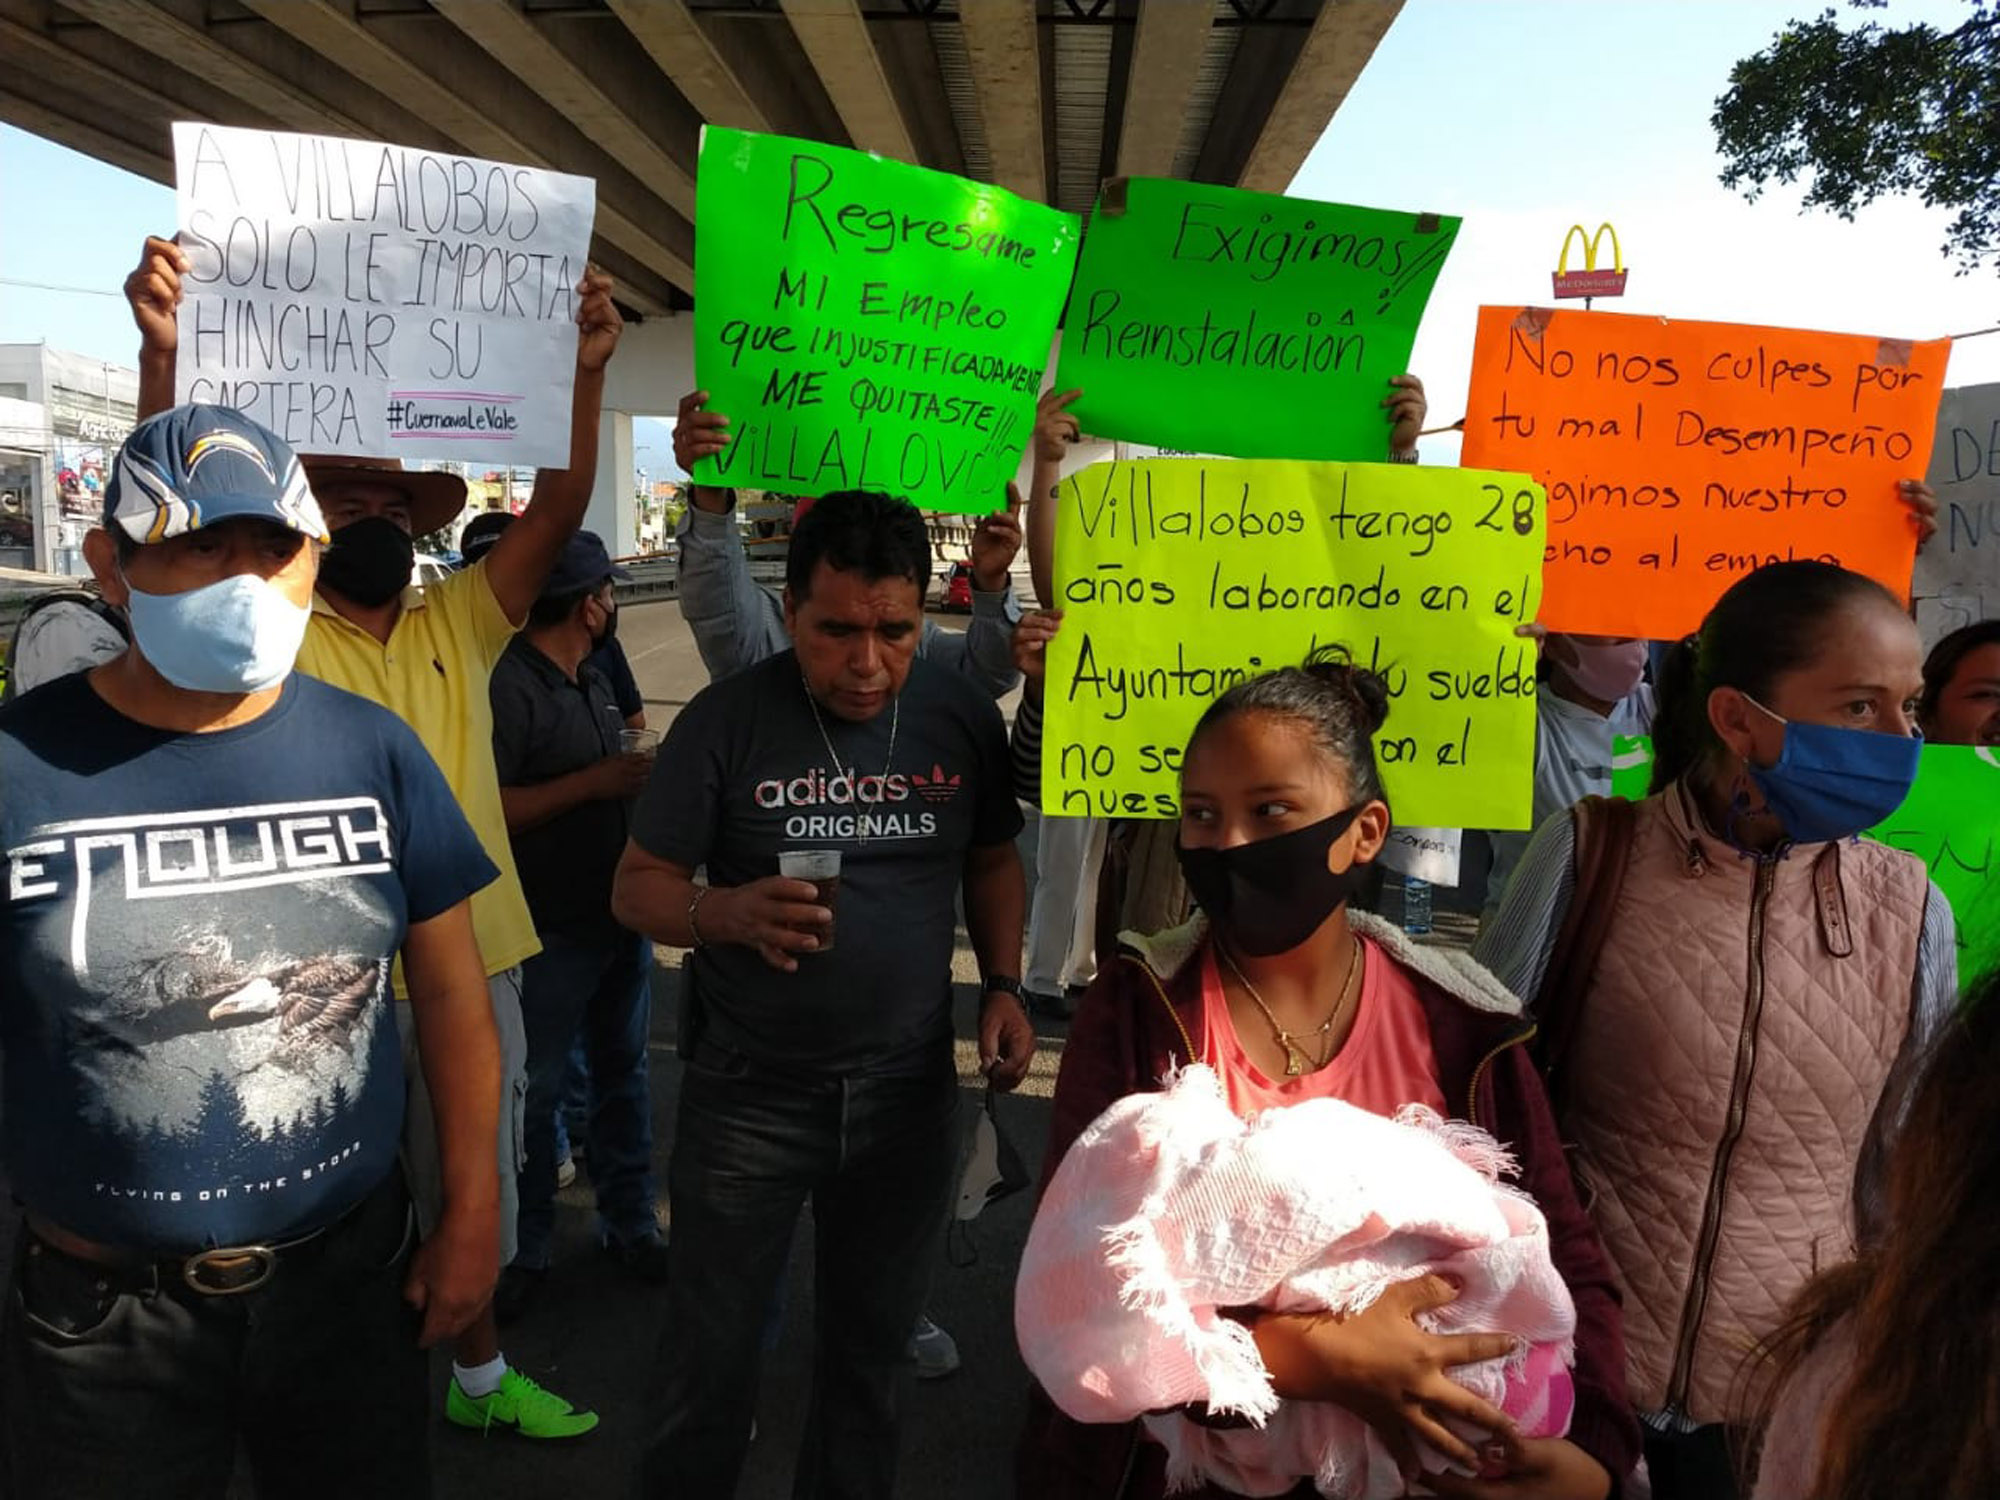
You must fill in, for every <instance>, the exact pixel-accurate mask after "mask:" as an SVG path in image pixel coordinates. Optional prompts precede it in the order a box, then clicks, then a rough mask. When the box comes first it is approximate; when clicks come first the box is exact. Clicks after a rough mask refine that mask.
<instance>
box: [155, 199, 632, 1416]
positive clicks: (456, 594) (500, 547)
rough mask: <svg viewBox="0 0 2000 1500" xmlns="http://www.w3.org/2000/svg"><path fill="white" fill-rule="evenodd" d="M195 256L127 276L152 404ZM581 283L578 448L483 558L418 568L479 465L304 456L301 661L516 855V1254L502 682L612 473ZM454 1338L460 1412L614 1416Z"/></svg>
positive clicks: (504, 1115) (488, 943)
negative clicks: (422, 548)
mask: <svg viewBox="0 0 2000 1500" xmlns="http://www.w3.org/2000/svg"><path fill="white" fill-rule="evenodd" d="M186 269H187V258H186V256H185V255H183V254H182V252H181V250H180V248H179V246H177V245H175V244H173V243H172V242H171V241H169V240H162V239H157V238H154V239H149V240H147V241H146V247H145V250H144V252H143V254H142V257H141V260H140V263H139V267H138V269H137V270H135V271H134V272H133V273H132V275H131V276H130V277H129V278H127V280H126V283H125V293H126V298H127V300H128V301H129V302H130V303H131V306H132V313H133V317H134V319H135V321H136V322H137V323H138V325H139V331H140V336H141V349H140V355H139V407H140V410H141V412H142V413H143V412H150V411H152V410H155V409H157V408H158V407H160V406H164V405H165V404H166V403H167V402H169V401H171V400H172V392H173V384H174V359H175V350H176V347H177V343H178V331H177V328H176V324H175V319H174V309H175V307H176V306H177V305H178V304H179V302H180V297H181V280H180V278H181V275H182V273H183V272H185V270H186ZM577 295H578V308H577V315H576V316H577V324H578V329H579V334H578V339H577V351H576V371H575V392H574V395H573V397H572V400H571V407H570V466H569V467H568V468H567V469H544V470H542V471H540V472H539V473H538V474H537V475H536V476H535V489H534V496H533V498H532V499H531V500H530V502H529V504H528V508H527V510H526V511H525V512H524V513H523V514H522V515H521V516H520V517H519V518H518V519H517V521H516V523H515V524H514V525H513V526H511V527H509V528H508V529H507V533H506V535H505V536H503V537H502V538H501V539H500V540H499V541H498V542H496V543H495V544H494V546H493V550H492V551H491V552H490V553H488V554H487V556H486V557H485V559H484V560H483V561H481V562H480V563H479V564H477V565H476V566H474V567H470V568H467V569H465V570H463V571H462V572H459V573H454V574H453V575H451V576H450V577H449V578H445V579H441V580H439V581H438V582H437V583H434V584H432V585H431V586H430V587H428V588H425V589H413V588H411V587H410V586H409V585H410V572H411V568H412V565H413V560H414V557H415V550H416V544H415V538H416V537H418V536H424V535H427V534H429V533H430V532H432V531H437V530H441V529H442V528H443V527H445V526H446V525H448V524H449V523H450V522H451V520H452V518H453V517H454V516H456V515H457V514H458V512H459V510H460V509H461V508H462V507H463V506H464V504H465V484H464V481H462V480H460V479H458V478H457V477H456V476H455V475H451V474H439V473H413V472H407V471H405V470H403V469H402V468H401V466H400V465H398V464H395V463H393V462H385V461H382V460H368V459H353V458H344V459H324V460H319V461H314V460H311V459H308V460H306V461H305V468H306V474H307V478H308V479H309V480H310V482H311V484H312V488H313V494H314V495H315V497H316V498H317V499H318V501H319V503H320V507H321V510H322V511H323V513H324V515H325V517H326V521H327V524H328V526H329V527H330V528H331V532H332V543H331V545H330V546H329V547H328V548H327V551H326V556H325V558H324V559H323V563H322V569H321V575H320V579H319V588H318V591H317V593H316V594H315V595H314V597H313V601H312V623H311V625H310V627H309V628H308V630H307V632H306V640H305V644H304V646H303V647H302V648H301V650H300V653H299V667H300V670H302V671H305V672H309V673H311V674H312V675H313V676H315V677H318V678H321V679H322V680H324V681H327V682H331V683H333V684H334V685H335V686H336V687H343V688H346V689H347V690H348V691H349V692H352V693H357V694H359V695H360V696H361V697H364V698H368V699H370V700H372V701H374V702H376V703H380V704H382V705H383V706H384V707H385V708H388V709H390V710H391V711H392V712H394V713H395V714H397V715H398V716H399V717H401V718H402V719H403V720H404V722H406V723H407V724H409V726H410V727H411V728H412V729H414V730H415V731H416V732H417V738H418V739H420V740H421V741H423V745H424V748H425V749H426V750H428V751H430V753H431V756H432V758H433V759H435V760H436V761H437V763H438V766H439V768H440V769H441V770H442V771H443V772H444V775H445V780H446V781H447V782H448V783H449V784H450V786H451V789H452V792H453V794H454V795H455V796H456V797H457V798H458V802H459V806H460V808H461V809H462V810H463V811H464V813H465V815H466V819H467V821H469V822H470V823H471V824H472V827H473V830H474V832H476V833H477V834H478V835H479V841H480V843H481V845H483V846H484V848H485V850H486V853H487V856H488V857H489V858H490V859H492V861H493V862H494V864H495V865H497V866H498V867H499V869H500V878H499V879H498V880H496V881H494V882H493V883H492V884H491V885H489V886H488V887H486V889H485V890H483V891H481V892H480V893H479V895H478V896H477V897H476V898H475V899H474V900H473V903H472V926H473V931H474V933H475V934H476V936H477V937H478V940H479V951H480V955H481V957H482V958H483V959H484V960H485V964H486V971H487V975H488V978H489V980H490V990H491V998H492V1004H493V1014H494V1020H495V1022H496V1024H497V1025H498V1026H499V1028H500V1038H501V1046H502V1055H503V1060H504V1061H503V1066H504V1069H505V1078H506V1080H507V1082H506V1084H505V1086H504V1087H503V1090H502V1093H501V1109H500V1125H499V1131H500V1135H499V1140H500V1143H501V1149H500V1152H499V1158H500V1195H501V1215H500V1259H501V1262H502V1263H503V1264H504V1263H505V1262H507V1261H510V1260H512V1259H513V1257H514V1250H515V1245H514V1236H515V1231H516V1213H517V1206H516V1203H515V1193H516V1172H517V1171H518V1169H519V1165H520V1163H519V1161H518V1160H517V1159H516V1143H517V1142H518V1140H519V1122H518V1119H517V1114H518V1110H519V1108H520V1104H521V1101H522V1098H523V1097H524V1096H525V1094H526V1092H527V1081H526V1077H525V1069H526V1066H527V1042H526V1038H525V1037H524V1035H523V1032H522V1022H521V980H520V964H521V962H522V960H524V959H526V958H528V957H529V956H530V955H532V954H533V953H534V952H535V951H536V950H537V948H538V947H539V946H540V945H539V944H538V943H537V942H536V940H535V929H534V921H533V919H532V918H531V917H530V916H529V914H528V906H527V902H526V901H525V900H524V899H523V897H522V895H521V882H520V879H519V877H518V876H517V875H516V873H515V870H514V861H513V855H512V852H511V851H510V848H509V845H508V841H507V823H506V818H505V815H504V814H503V812H502V811H501V806H500V783H499V780H498V778H497V777H496V776H495V774H494V769H493V709H492V704H491V701H490V700H489V698H488V696H487V686H488V683H489V681H490V680H491V678H492V675H493V667H494V664H495V663H496V662H498V661H499V659H500V653H501V652H502V651H504V650H505V649H506V647H507V643H508V641H510V640H512V639H513V636H514V632H515V631H516V630H518V629H520V627H521V623H522V621H523V620H525V619H526V618H527V614H528V606H529V605H531V604H533V603H534V602H535V599H536V596H537V595H539V594H540V593H541V590H542V580H543V579H545V578H546V577H548V573H549V569H550V568H551V567H552V566H554V564H555V560H556V557H557V555H558V554H559V553H560V552H561V551H562V547H563V543H565V542H566V541H568V540H569V537H570V535H571V533H573V532H574V531H575V530H576V529H577V527H579V526H581V525H582V524H583V513H584V510H585V509H586V507H587V506H588V505H589V503H590V490H591V485H592V483H593V482H594V480H595V478H596V473H597V422H598V412H599V408H600V407H601V405H602V404H603V399H604V367H605V364H606V362H607V361H608V360H609V359H610V358H611V354H612V351H613V350H614V349H615V348H616V347H617V344H618V335H619V333H620V332H621V331H622V329H623V327H624V325H623V323H622V322H621V320H620V319H619V316H618V310H617V308H616V307H615V306H613V304H612V301H611V281H610V278H609V277H606V276H602V275H600V274H598V273H596V272H594V271H593V272H590V273H588V274H587V275H586V276H585V277H584V279H583V281H582V282H581V283H580V284H579V286H578V287H577ZM398 992H399V994H400V993H401V992H402V991H401V985H400V984H399V985H398ZM428 1115H429V1108H428V1101H427V1100H426V1099H425V1098H424V1097H423V1092H422V1090H421V1088H417V1089H413V1090H412V1096H411V1100H410V1118H409V1128H408V1131H407V1132H406V1136H405V1143H404V1144H405V1150H406V1151H407V1152H408V1153H409V1156H410V1167H411V1179H412V1181H411V1188H412V1191H413V1192H414V1194H415V1196H416V1200H417V1215H418V1219H419V1221H420V1223H422V1225H423V1226H424V1228H425V1229H426V1230H428V1229H429V1227H430V1225H431V1224H432V1223H433V1222H434V1213H435V1208H436V1192H435V1186H436V1180H437V1174H436V1170H435V1162H434V1160H433V1158H434V1150H433V1143H432V1137H431V1132H430V1129H429V1123H428ZM452 1352H453V1360H452V1381H451V1385H450V1387H449V1388H448V1390H447V1393H446V1404H445V1415H446V1416H447V1417H448V1418H449V1419H450V1420H451V1421H453V1422H455V1423H457V1424H458V1425H460V1426H463V1427H472V1428H476V1429H478V1430H480V1431H491V1430H492V1429H493V1428H494V1427H500V1428H502V1429H503V1430H507V1431H511V1432H515V1433H517V1434H519V1435H520V1436H522V1437H528V1438H570V1437H578V1436H581V1435H582V1434H584V1433H586V1432H588V1431H590V1430H591V1429H592V1428H594V1427H595V1426H596V1425H597V1419H596V1417H594V1416H592V1415H591V1414H590V1413H588V1412H578V1411H576V1410H575V1409H574V1408H573V1407H572V1406H571V1405H570V1403H569V1402H567V1401H565V1400H563V1399H562V1398H561V1397H560V1396H557V1395H555V1394H554V1393H552V1392H550V1391H546V1390H544V1389H542V1388H541V1387H540V1386H539V1385H537V1384H536V1383H535V1382H534V1381H532V1380H530V1379H529V1378H528V1377H527V1376H526V1375H524V1374H522V1373H521V1372H520V1371H518V1370H515V1369H513V1368H511V1367H510V1366H509V1365H508V1364H507V1361H506V1359H505V1357H504V1356H503V1355H502V1354H501V1352H500V1333H499V1325H498V1323H497V1322H496V1321H495V1319H494V1316H493V1313H492V1310H491V1309H490V1308H489V1309H488V1310H487V1311H486V1312H485V1313H483V1314H482V1315H481V1316H480V1318H479V1319H478V1320H477V1321H476V1322H475V1323H474V1324H473V1325H472V1326H471V1327H470V1328H469V1329H467V1330H466V1332H465V1333H464V1334H462V1335H461V1336H460V1337H459V1339H458V1341H457V1343H456V1345H455V1346H454V1348H453V1351H452Z"/></svg>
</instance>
